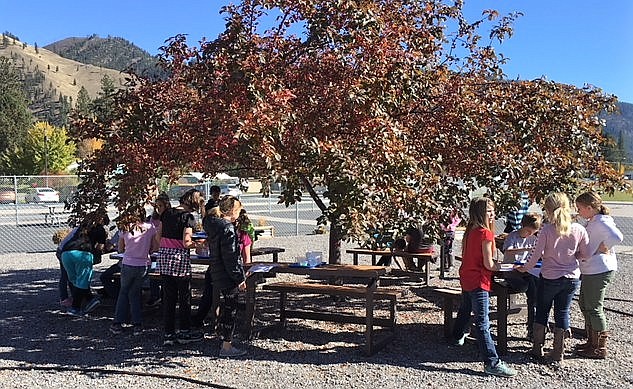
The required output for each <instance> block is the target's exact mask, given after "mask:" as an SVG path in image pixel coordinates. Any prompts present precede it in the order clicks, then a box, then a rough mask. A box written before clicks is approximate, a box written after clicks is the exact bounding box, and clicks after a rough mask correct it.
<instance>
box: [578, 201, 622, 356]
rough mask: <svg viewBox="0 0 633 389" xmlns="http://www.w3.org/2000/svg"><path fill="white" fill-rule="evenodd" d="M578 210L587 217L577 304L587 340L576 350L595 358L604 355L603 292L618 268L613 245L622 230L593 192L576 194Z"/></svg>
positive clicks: (605, 345) (605, 332) (605, 323)
mask: <svg viewBox="0 0 633 389" xmlns="http://www.w3.org/2000/svg"><path fill="white" fill-rule="evenodd" d="M576 208H577V209H578V214H579V215H580V216H581V217H582V218H584V219H586V220H587V227H586V229H587V233H588V234H589V246H588V251H587V252H588V253H589V256H588V258H582V259H581V260H580V273H581V274H582V275H581V286H580V297H579V299H578V304H579V305H580V310H581V311H582V314H583V316H584V318H585V329H586V330H587V343H585V344H582V345H580V346H579V347H578V348H577V350H576V351H577V354H578V355H581V356H584V357H588V358H595V359H604V358H606V356H607V338H608V336H609V332H608V331H607V330H608V327H607V318H606V317H605V315H604V295H605V292H606V289H607V285H609V284H610V283H611V281H612V280H613V277H614V275H615V272H616V270H618V261H617V259H616V256H615V251H614V250H613V246H614V245H616V244H618V243H620V242H622V239H623V235H622V232H621V231H620V230H619V229H618V227H616V225H615V222H614V221H613V218H612V217H611V216H609V208H607V207H606V206H604V205H603V204H602V199H601V198H600V196H599V195H598V194H597V193H594V192H586V193H583V194H581V195H580V196H578V197H577V198H576Z"/></svg>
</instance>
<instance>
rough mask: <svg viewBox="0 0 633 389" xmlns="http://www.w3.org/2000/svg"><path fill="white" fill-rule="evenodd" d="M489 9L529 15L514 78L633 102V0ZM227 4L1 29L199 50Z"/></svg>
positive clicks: (475, 8)
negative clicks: (183, 37)
mask: <svg viewBox="0 0 633 389" xmlns="http://www.w3.org/2000/svg"><path fill="white" fill-rule="evenodd" d="M465 2H466V10H467V13H468V14H469V15H472V16H473V17H475V16H477V15H479V14H480V11H481V10H482V9H490V8H492V9H497V10H499V11H501V13H502V14H503V13H507V12H510V11H520V12H523V13H524V16H523V17H521V18H520V19H519V20H518V21H517V22H516V23H515V35H514V36H513V37H512V38H511V39H510V40H508V41H506V42H504V44H503V45H501V46H500V47H499V48H498V51H500V52H502V53H504V55H505V56H506V57H509V58H510V63H509V64H508V65H506V66H505V68H504V69H505V71H506V74H507V75H508V77H509V78H517V77H518V78H520V79H533V78H538V77H541V76H546V77H547V78H548V79H550V80H554V81H557V82H562V83H567V84H573V85H576V86H582V85H584V84H585V83H587V84H592V85H595V86H598V87H600V88H602V89H603V90H604V91H605V92H607V93H612V94H615V95H617V96H618V97H619V98H620V100H621V101H626V102H630V103H633V0H465ZM228 3H229V1H228V0H181V1H173V0H170V1H166V0H153V1H148V0H133V1H129V0H126V1H123V0H108V1H96V2H94V1H86V0H81V1H71V0H47V1H40V0H0V31H9V32H11V33H13V34H15V35H17V36H18V37H19V38H20V39H21V40H22V41H24V42H26V43H28V44H31V45H32V44H34V43H35V42H37V44H38V45H39V46H45V45H47V44H49V43H52V42H55V41H57V40H60V39H63V38H67V37H71V36H79V37H82V36H88V35H91V34H97V35H99V36H101V37H106V36H108V35H111V36H120V37H123V38H125V39H127V40H129V41H131V42H133V43H135V44H136V45H138V46H140V47H142V48H143V49H145V50H147V51H149V52H150V53H152V54H156V53H157V52H158V48H159V47H160V46H161V45H163V44H164V41H165V40H166V39H168V38H169V37H171V36H174V35H176V34H178V33H185V34H188V35H189V41H190V43H192V44H195V43H196V42H198V41H199V40H200V38H202V37H207V38H209V39H212V38H214V37H215V36H217V34H218V33H219V32H220V31H222V30H223V29H224V20H223V19H222V16H221V15H220V14H219V10H220V7H221V6H222V5H223V4H228Z"/></svg>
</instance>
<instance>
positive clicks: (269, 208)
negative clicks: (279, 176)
mask: <svg viewBox="0 0 633 389" xmlns="http://www.w3.org/2000/svg"><path fill="white" fill-rule="evenodd" d="M272 195H273V192H272V191H269V192H268V216H271V215H272V214H273V209H272V205H271V204H270V198H271V197H272Z"/></svg>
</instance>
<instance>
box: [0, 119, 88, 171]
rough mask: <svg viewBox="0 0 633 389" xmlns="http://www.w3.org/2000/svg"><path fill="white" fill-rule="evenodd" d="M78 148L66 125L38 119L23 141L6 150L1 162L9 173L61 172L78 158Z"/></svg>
mask: <svg viewBox="0 0 633 389" xmlns="http://www.w3.org/2000/svg"><path fill="white" fill-rule="evenodd" d="M75 151H76V147H75V143H74V142H73V141H71V140H70V139H68V134H67V132H66V129H65V128H64V127H55V126H53V125H50V124H48V123H46V122H37V123H35V124H34V125H33V126H32V127H31V128H30V129H29V131H28V133H27V136H26V138H25V140H24V143H23V145H21V146H16V147H15V148H13V149H12V150H11V151H7V152H6V153H5V155H3V156H2V158H1V159H0V164H1V165H2V166H3V167H4V169H5V170H6V171H7V173H8V174H49V175H52V174H62V173H64V172H65V171H66V168H67V167H68V165H70V164H71V163H73V162H74V161H75V160H76V158H75Z"/></svg>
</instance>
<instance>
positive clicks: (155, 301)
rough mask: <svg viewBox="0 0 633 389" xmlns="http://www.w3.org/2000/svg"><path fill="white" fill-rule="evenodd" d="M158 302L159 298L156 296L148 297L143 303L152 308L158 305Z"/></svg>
mask: <svg viewBox="0 0 633 389" xmlns="http://www.w3.org/2000/svg"><path fill="white" fill-rule="evenodd" d="M160 303H161V299H160V297H157V298H153V299H150V300H149V301H148V302H146V303H145V305H147V306H148V307H150V308H154V307H157V306H159V305H160Z"/></svg>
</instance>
